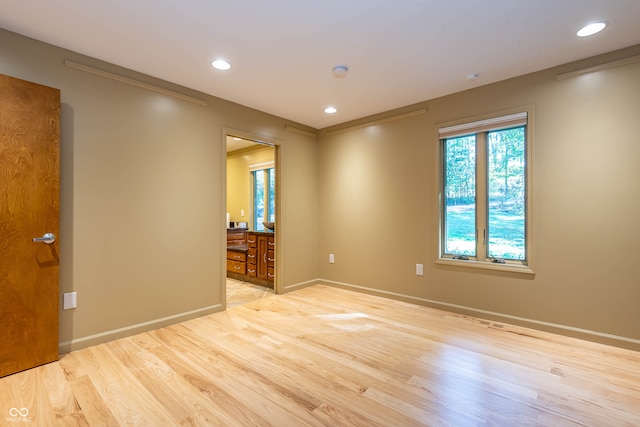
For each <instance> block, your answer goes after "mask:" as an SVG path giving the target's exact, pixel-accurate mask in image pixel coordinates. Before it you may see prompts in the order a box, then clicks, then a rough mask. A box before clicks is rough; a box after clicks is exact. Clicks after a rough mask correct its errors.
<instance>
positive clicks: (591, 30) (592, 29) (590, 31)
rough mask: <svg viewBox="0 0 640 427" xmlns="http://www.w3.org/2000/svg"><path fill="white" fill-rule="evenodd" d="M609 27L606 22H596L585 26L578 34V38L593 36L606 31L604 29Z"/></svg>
mask: <svg viewBox="0 0 640 427" xmlns="http://www.w3.org/2000/svg"><path fill="white" fill-rule="evenodd" d="M606 26H607V23H606V22H594V23H592V24H588V25H585V26H584V27H582V28H580V31H578V32H577V33H576V35H577V36H578V37H588V36H592V35H594V34H596V33H599V32H600V31H602V30H604V27H606Z"/></svg>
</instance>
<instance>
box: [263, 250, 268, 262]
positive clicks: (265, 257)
mask: <svg viewBox="0 0 640 427" xmlns="http://www.w3.org/2000/svg"><path fill="white" fill-rule="evenodd" d="M262 259H264V262H267V253H266V252H265V253H264V256H263V257H262Z"/></svg>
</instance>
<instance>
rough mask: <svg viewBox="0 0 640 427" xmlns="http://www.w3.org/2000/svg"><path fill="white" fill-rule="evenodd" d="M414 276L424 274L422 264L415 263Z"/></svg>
mask: <svg viewBox="0 0 640 427" xmlns="http://www.w3.org/2000/svg"><path fill="white" fill-rule="evenodd" d="M416 276H424V264H416Z"/></svg>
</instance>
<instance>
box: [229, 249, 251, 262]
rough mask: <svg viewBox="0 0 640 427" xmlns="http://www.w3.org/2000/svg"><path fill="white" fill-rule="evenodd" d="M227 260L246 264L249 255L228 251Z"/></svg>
mask: <svg viewBox="0 0 640 427" xmlns="http://www.w3.org/2000/svg"><path fill="white" fill-rule="evenodd" d="M227 259H231V260H234V261H240V262H245V261H246V260H247V254H246V253H244V252H236V251H227Z"/></svg>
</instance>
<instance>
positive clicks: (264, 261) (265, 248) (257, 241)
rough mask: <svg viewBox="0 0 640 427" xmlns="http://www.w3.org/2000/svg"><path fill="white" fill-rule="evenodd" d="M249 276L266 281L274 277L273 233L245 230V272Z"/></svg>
mask: <svg viewBox="0 0 640 427" xmlns="http://www.w3.org/2000/svg"><path fill="white" fill-rule="evenodd" d="M246 274H247V275H248V276H250V277H255V278H256V279H259V280H262V281H266V282H268V283H267V285H268V286H273V281H274V279H275V238H274V236H273V233H266V232H254V231H249V232H247V273H246Z"/></svg>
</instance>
